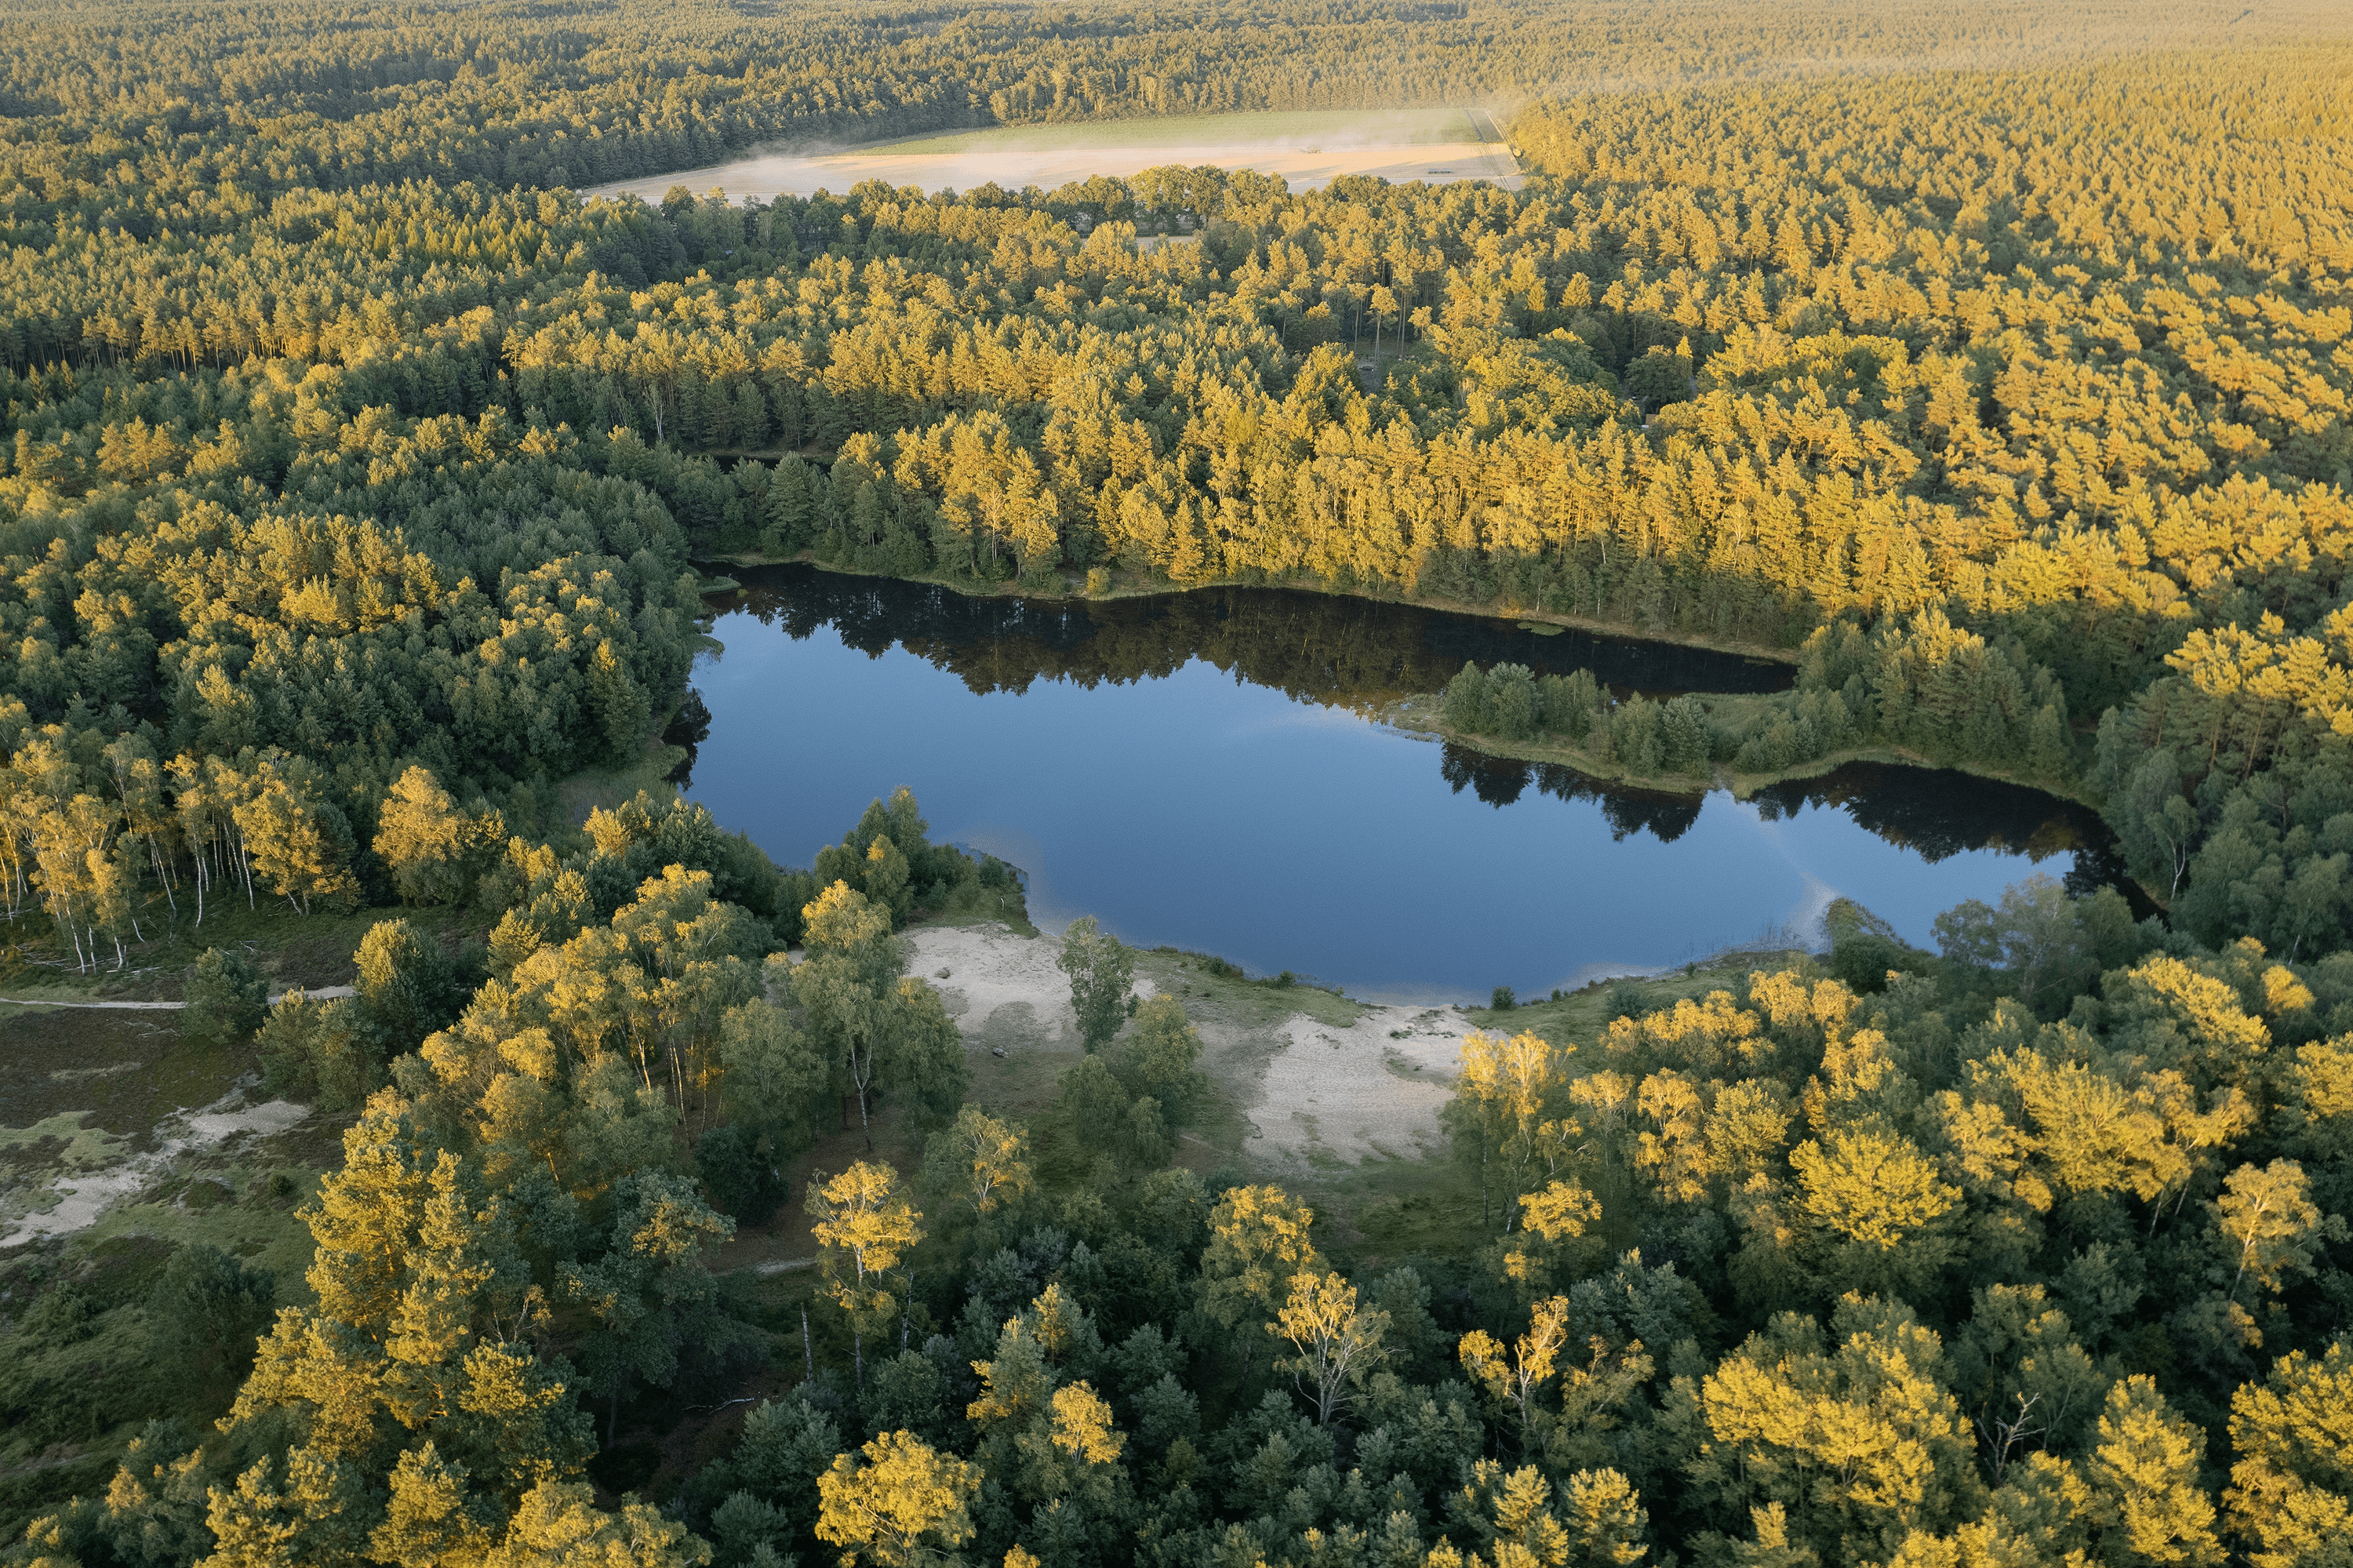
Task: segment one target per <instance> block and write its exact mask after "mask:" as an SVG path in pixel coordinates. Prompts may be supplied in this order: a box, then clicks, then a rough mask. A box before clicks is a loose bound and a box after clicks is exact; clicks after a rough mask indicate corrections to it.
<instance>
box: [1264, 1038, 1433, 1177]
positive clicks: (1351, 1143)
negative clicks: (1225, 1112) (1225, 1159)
mask: <svg viewBox="0 0 2353 1568" xmlns="http://www.w3.org/2000/svg"><path fill="white" fill-rule="evenodd" d="M1468 1033H1471V1027H1470V1025H1469V1024H1468V1023H1466V1022H1463V1018H1462V1015H1461V1013H1459V1012H1455V1011H1454V1010H1453V1009H1452V1008H1423V1007H1367V1008H1366V1009H1365V1011H1364V1013H1363V1015H1362V1016H1361V1017H1359V1018H1358V1019H1357V1020H1356V1023H1355V1024H1353V1025H1352V1026H1350V1027H1348V1028H1345V1029H1343V1028H1339V1027H1336V1026H1335V1025H1333V1024H1329V1023H1324V1022H1319V1021H1318V1020H1316V1019H1314V1018H1311V1017H1309V1016H1308V1015H1307V1014H1306V1013H1303V1012H1294V1013H1293V1014H1292V1015H1291V1017H1290V1018H1289V1019H1288V1020H1286V1021H1285V1022H1284V1023H1283V1025H1282V1030H1281V1032H1280V1034H1281V1039H1282V1046H1281V1048H1280V1049H1279V1050H1277V1051H1276V1053H1275V1054H1274V1055H1273V1057H1272V1058H1271V1059H1270V1060H1269V1061H1268V1062H1267V1064H1266V1067H1265V1070H1264V1072H1263V1073H1262V1074H1261V1075H1260V1078H1259V1084H1258V1087H1259V1091H1260V1094H1261V1099H1260V1101H1259V1103H1258V1104H1256V1105H1254V1106H1252V1107H1250V1121H1251V1123H1252V1124H1253V1125H1254V1127H1255V1128H1256V1131H1255V1132H1253V1133H1252V1134H1251V1136H1250V1139H1248V1140H1247V1141H1245V1142H1244V1143H1243V1145H1242V1149H1243V1151H1244V1152H1245V1153H1247V1154H1249V1155H1250V1157H1251V1158H1252V1159H1253V1160H1256V1161H1257V1162H1258V1163H1260V1164H1261V1165H1285V1164H1304V1163H1308V1162H1310V1161H1318V1162H1328V1161H1330V1160H1333V1159H1335V1158H1336V1159H1339V1160H1346V1161H1348V1162H1349V1163H1352V1164H1353V1163H1356V1162H1358V1161H1362V1160H1411V1159H1419V1158H1422V1157H1425V1156H1430V1155H1434V1154H1436V1153H1438V1152H1439V1151H1440V1142H1441V1139H1442V1138H1443V1136H1444V1135H1443V1134H1442V1132H1441V1131H1440V1128H1439V1125H1438V1112H1439V1109H1440V1107H1442V1106H1444V1105H1445V1104H1446V1101H1447V1099H1448V1097H1449V1096H1450V1095H1451V1088H1450V1086H1451V1083H1452V1082H1453V1078H1454V1072H1455V1069H1456V1067H1457V1066H1458V1065H1460V1058H1461V1047H1462V1037H1463V1036H1464V1035H1466V1034H1468ZM1399 1034H1402V1035H1403V1036H1404V1038H1402V1039H1399V1038H1395V1036H1397V1035H1399Z"/></svg>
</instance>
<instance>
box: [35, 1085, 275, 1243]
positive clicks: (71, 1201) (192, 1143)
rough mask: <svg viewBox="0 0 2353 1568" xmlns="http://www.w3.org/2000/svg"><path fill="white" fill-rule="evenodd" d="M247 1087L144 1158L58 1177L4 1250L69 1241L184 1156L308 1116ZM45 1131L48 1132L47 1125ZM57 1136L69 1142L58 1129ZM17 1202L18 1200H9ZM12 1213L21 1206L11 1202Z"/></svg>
mask: <svg viewBox="0 0 2353 1568" xmlns="http://www.w3.org/2000/svg"><path fill="white" fill-rule="evenodd" d="M245 1101H246V1094H245V1086H243V1085H239V1086H237V1087H236V1088H234V1089H231V1090H230V1091H229V1092H228V1093H227V1095H225V1096H223V1097H221V1098H220V1099H218V1100H216V1101H215V1102H214V1103H213V1104H211V1105H208V1106H206V1107H204V1108H203V1109H202V1110H197V1111H183V1112H182V1113H180V1115H178V1116H177V1117H174V1118H173V1119H172V1121H170V1122H167V1123H165V1124H164V1128H161V1129H160V1130H161V1132H162V1136H163V1141H162V1142H160V1143H158V1144H157V1145H156V1146H155V1147H154V1148H153V1149H152V1150H148V1151H147V1152H146V1153H144V1154H137V1155H132V1156H131V1157H130V1158H128V1159H125V1160H121V1162H120V1163H110V1164H107V1165H105V1166H103V1167H101V1168H98V1169H91V1170H86V1171H71V1172H69V1173H68V1174H66V1175H63V1176H59V1177H57V1178H56V1179H54V1181H51V1182H50V1183H49V1184H48V1186H47V1189H46V1190H43V1191H38V1192H33V1193H31V1194H28V1195H27V1196H28V1197H29V1204H28V1208H29V1209H30V1212H24V1211H20V1212H19V1213H17V1214H16V1224H15V1227H14V1228H13V1229H11V1230H10V1231H9V1233H8V1234H6V1235H5V1236H0V1247H12V1246H22V1245H25V1244H26V1242H29V1241H37V1240H39V1239H40V1238H41V1237H43V1236H61V1235H70V1234H73V1233H74V1232H75V1231H79V1230H84V1229H87V1228H88V1227H89V1226H90V1225H93V1224H97V1223H98V1219H99V1216H100V1214H103V1213H106V1211H107V1210H108V1209H109V1208H111V1207H112V1206H113V1205H114V1204H115V1203H117V1202H121V1200H123V1199H125V1198H128V1197H131V1196H132V1195H133V1194H134V1193H136V1192H139V1191H140V1189H142V1188H143V1187H145V1186H146V1185H147V1184H148V1183H149V1182H151V1181H153V1180H154V1179H155V1178H156V1177H157V1176H159V1175H161V1174H162V1173H163V1172H164V1170H165V1169H166V1168H167V1167H169V1166H170V1165H171V1163H172V1162H173V1161H174V1160H177V1159H179V1158H180V1157H181V1156H182V1155H185V1154H193V1153H199V1152H202V1151H204V1150H211V1149H216V1148H218V1147H219V1146H221V1145H222V1144H225V1143H227V1142H228V1141H229V1140H230V1139H235V1138H238V1137H241V1136H243V1135H245V1134H247V1133H254V1134H259V1135H260V1136H262V1137H268V1136H269V1135H271V1134H273V1133H280V1132H284V1131H285V1130H287V1129H288V1128H290V1127H292V1126H294V1125H295V1124H296V1123H297V1122H299V1121H301V1119H302V1118H304V1117H306V1116H309V1115H310V1114H311V1113H310V1110H309V1108H308V1107H303V1106H299V1105H296V1104H294V1103H293V1102H292V1101H290V1100H268V1101H264V1102H262V1103H260V1104H258V1105H248V1104H246V1103H245ZM80 1119H81V1118H80V1117H79V1115H76V1114H75V1113H71V1112H69V1113H67V1115H66V1116H63V1117H56V1118H51V1121H52V1122H65V1121H68V1120H71V1121H73V1122H75V1123H77V1124H78V1123H79V1120H80ZM41 1130H48V1127H47V1124H44V1127H43V1128H42V1129H41ZM58 1135H61V1136H70V1135H69V1134H66V1133H65V1132H64V1129H62V1128H59V1129H58ZM92 1141H93V1142H103V1143H105V1144H107V1145H108V1146H110V1147H109V1150H107V1151H108V1152H111V1147H113V1146H119V1145H120V1144H121V1143H122V1142H124V1141H126V1140H123V1139H112V1138H108V1137H105V1136H104V1135H100V1139H97V1140H92ZM83 1143H84V1140H83V1139H74V1143H73V1147H76V1148H79V1147H82V1146H83ZM10 1196H11V1198H12V1199H14V1198H16V1196H17V1195H16V1194H11V1195H10ZM8 1206H9V1207H10V1208H16V1202H10V1203H9V1205H8Z"/></svg>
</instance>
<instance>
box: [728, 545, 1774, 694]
mask: <svg viewBox="0 0 2353 1568" xmlns="http://www.w3.org/2000/svg"><path fill="white" fill-rule="evenodd" d="M690 559H691V561H693V562H695V563H698V564H700V563H710V564H713V565H717V564H724V565H726V566H731V567H746V568H751V567H794V566H806V567H816V568H817V569H818V571H821V572H831V573H833V574H834V575H835V576H837V577H880V578H881V579H883V580H885V581H887V582H901V583H922V584H923V585H925V586H926V587H930V588H946V589H947V590H948V591H950V592H951V593H955V594H960V595H962V596H963V597H964V598H965V599H1044V600H1047V601H1049V602H1052V603H1062V602H1067V601H1076V602H1078V603H1081V604H1097V603H1109V602H1110V601H1112V600H1113V599H1156V598H1164V597H1166V596H1169V595H1173V594H1187V593H1192V592H1195V591H1197V590H1198V589H1201V588H1288V589H1292V590H1293V591H1295V592H1301V593H1314V594H1322V595H1324V597H1326V598H1329V599H1363V600H1365V601H1366V602H1367V603H1372V604H1402V605H1409V606H1411V607H1413V608H1414V609H1434V610H1438V611H1440V613H1442V614H1447V615H1468V616H1476V617H1477V618H1479V619H1480V620H1510V621H1521V622H1527V623H1531V624H1534V625H1540V626H1556V627H1559V628H1560V629H1561V630H1565V631H1585V632H1590V633H1592V634H1593V635H1595V636H1598V637H1609V638H1614V639H1616V640H1617V641H1621V642H1659V643H1665V644H1668V645H1671V646H1673V647H1677V648H1697V649H1701V650H1703V651H1704V652H1710V653H1728V654H1731V655H1732V656H1734V657H1736V658H1741V659H1749V660H1753V661H1755V662H1757V663H1760V664H1783V665H1788V667H1790V668H1792V669H1795V668H1796V667H1797V665H1798V664H1799V662H1800V661H1801V658H1802V655H1801V654H1800V652H1799V650H1797V649H1795V648H1777V647H1774V646H1772V645H1771V644H1769V643H1763V642H1742V641H1733V640H1729V639H1725V638H1712V637H1705V636H1702V635H1700V634H1699V633H1697V632H1683V631H1644V630H1639V629H1637V628H1633V627H1629V626H1626V625H1624V624H1622V623H1621V622H1619V621H1614V620H1595V619H1593V618H1592V617H1590V616H1578V615H1570V614H1567V613H1566V612H1564V611H1560V610H1551V609H1528V608H1526V607H1525V606H1517V605H1515V606H1511V607H1508V608H1492V607H1487V606H1482V605H1474V604H1466V603H1464V602H1463V601H1461V600H1460V599H1430V598H1424V597H1422V596H1421V595H1419V594H1409V593H1394V594H1371V593H1360V592H1356V591H1354V590H1351V589H1348V588H1334V587H1333V586H1332V585H1331V584H1330V583H1327V582H1325V581H1324V580H1323V579H1322V578H1320V577H1269V578H1267V579H1266V580H1264V581H1263V582H1249V581H1245V580H1244V579H1242V578H1240V577H1211V578H1208V579H1207V580H1205V581H1202V582H1198V583H1178V582H1169V581H1166V580H1163V581H1159V582H1152V583H1143V584H1135V583H1124V584H1118V585H1115V586H1113V588H1112V589H1111V590H1110V591H1109V592H1107V593H1093V594H1091V593H1086V592H1083V591H1078V590H1075V589H1071V588H1070V585H1069V582H1068V579H1064V587H1065V589H1066V591H1064V592H1061V593H1056V594H1047V593H1039V592H1035V591H1032V590H1029V589H1025V588H1022V587H1020V585H1019V582H1018V579H1008V581H1005V582H1002V583H976V582H971V581H968V580H965V579H962V578H956V577H942V576H939V575H937V574H934V573H922V574H918V575H917V576H914V577H897V576H894V575H892V573H889V572H870V571H864V570H861V569H860V568H859V567H845V566H839V565H836V564H834V563H832V562H829V561H820V560H818V558H817V553H816V552H815V551H814V550H806V549H805V550H800V551H797V552H795V553H794V554H792V555H789V556H763V555H760V554H759V553H757V552H756V551H749V550H738V551H715V552H713V553H712V554H710V555H707V556H691V557H690ZM722 585H723V586H722ZM742 586H743V585H742V584H741V583H739V582H736V581H735V580H734V579H733V578H706V582H705V586H704V587H703V588H702V592H703V593H705V594H712V593H728V592H732V591H733V590H734V589H736V588H741V587H742Z"/></svg>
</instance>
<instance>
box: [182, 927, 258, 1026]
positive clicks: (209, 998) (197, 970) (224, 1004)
mask: <svg viewBox="0 0 2353 1568" xmlns="http://www.w3.org/2000/svg"><path fill="white" fill-rule="evenodd" d="M183 994H184V995H185V997H186V998H187V1001H186V1005H185V1006H184V1007H182V1008H181V1009H180V1038H181V1039H183V1040H185V1041H186V1042H187V1043H188V1044H191V1045H235V1044H241V1043H242V1042H244V1041H246V1040H248V1039H249V1038H251V1036H252V1034H253V1032H254V1031H255V1030H257V1029H259V1028H260V1027H261V1023H262V1020H263V1019H264V1018H266V1017H268V1016H269V979H268V977H266V976H265V975H263V974H262V972H261V971H260V970H259V969H256V968H255V967H254V965H253V960H252V959H248V958H247V957H246V956H245V955H244V954H243V953H240V952H238V951H237V949H236V948H206V949H205V953H204V957H202V958H200V959H197V960H196V961H195V963H193V964H191V965H189V966H188V976H187V980H186V981H185V991H184V992H183Z"/></svg>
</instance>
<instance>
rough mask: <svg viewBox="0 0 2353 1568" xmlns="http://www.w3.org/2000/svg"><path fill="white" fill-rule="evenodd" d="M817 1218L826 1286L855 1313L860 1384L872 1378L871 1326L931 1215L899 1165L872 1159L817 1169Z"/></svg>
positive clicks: (813, 1209)
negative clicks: (904, 1182)
mask: <svg viewBox="0 0 2353 1568" xmlns="http://www.w3.org/2000/svg"><path fill="white" fill-rule="evenodd" d="M805 1203H806V1206H807V1212H808V1214H809V1217H810V1218H811V1219H813V1220H815V1221H816V1222H817V1223H816V1224H813V1225H811V1226H810V1227H809V1234H811V1235H813V1236H815V1237H816V1238H817V1243H818V1246H819V1247H821V1248H822V1249H823V1250H822V1251H821V1252H820V1253H819V1254H818V1269H819V1270H820V1272H821V1273H822V1274H823V1276H824V1278H825V1287H826V1293H827V1294H828V1296H830V1297H831V1298H833V1300H834V1303H835V1304H836V1305H837V1306H839V1308H841V1309H842V1311H843V1312H844V1313H845V1314H846V1315H847V1316H848V1317H849V1328H850V1347H851V1351H852V1352H853V1354H854V1355H855V1357H856V1363H857V1371H858V1384H859V1387H860V1388H861V1389H862V1388H864V1387H865V1386H866V1330H867V1329H869V1328H871V1327H873V1326H874V1325H876V1324H877V1323H879V1322H881V1321H882V1320H883V1319H886V1318H888V1317H889V1315H890V1312H891V1309H892V1306H893V1305H894V1304H895V1303H894V1300H893V1298H892V1294H891V1292H890V1290H889V1288H888V1287H887V1285H886V1283H885V1282H886V1281H887V1279H888V1277H889V1276H890V1273H891V1271H892V1269H894V1268H896V1267H898V1266H899V1265H900V1262H901V1260H902V1259H903V1258H904V1257H905V1256H906V1255H907V1253H908V1252H909V1251H910V1250H912V1249H913V1247H914V1245H915V1244H916V1243H918V1242H920V1241H922V1240H923V1214H922V1213H921V1212H920V1211H918V1210H917V1209H916V1208H915V1206H914V1205H913V1203H911V1202H908V1201H907V1197H906V1195H905V1193H903V1192H901V1191H900V1190H899V1173H898V1172H897V1171H893V1170H892V1169H891V1167H890V1166H888V1165H884V1164H879V1163H877V1164H870V1163H868V1162H866V1161H864V1160H860V1161H859V1162H858V1163H857V1164H855V1165H852V1166H851V1167H850V1168H849V1170H847V1171H842V1172H841V1173H840V1174H839V1175H838V1176H834V1177H831V1178H828V1179H823V1180H820V1179H819V1178H818V1177H817V1176H815V1175H812V1176H811V1177H810V1178H809V1183H808V1190H807V1196H806V1199H805Z"/></svg>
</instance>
